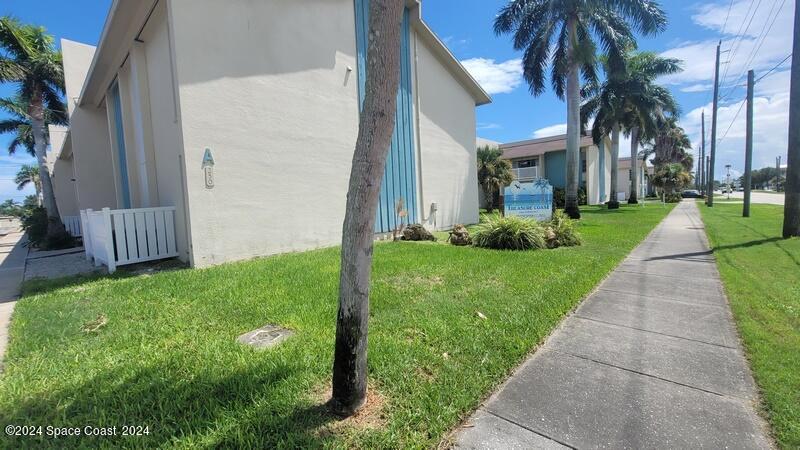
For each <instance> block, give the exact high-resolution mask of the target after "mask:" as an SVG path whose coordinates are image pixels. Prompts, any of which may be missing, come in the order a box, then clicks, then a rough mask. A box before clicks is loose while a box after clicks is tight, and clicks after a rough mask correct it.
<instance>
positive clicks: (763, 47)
mask: <svg viewBox="0 0 800 450" xmlns="http://www.w3.org/2000/svg"><path fill="white" fill-rule="evenodd" d="M751 4H752V2H751V1H750V0H734V3H733V7H732V8H731V14H730V18H729V19H728V24H727V26H725V34H724V37H723V38H722V46H721V48H722V50H723V52H725V53H723V54H722V56H721V58H720V59H721V63H722V64H721V69H720V85H721V87H722V93H723V94H725V93H727V92H729V91H730V89H731V88H732V87H733V86H734V85H739V84H741V83H742V82H743V81H744V79H745V78H744V76H745V74H746V72H747V70H748V69H753V70H755V71H756V76H758V73H759V72H761V73H763V72H766V71H767V70H769V69H770V68H772V67H774V66H775V65H776V64H777V63H778V62H780V61H781V60H782V59H783V58H784V57H786V55H788V54H789V53H790V52H791V48H789V44H790V43H789V42H788V41H787V37H789V36H791V35H792V29H793V16H794V6H793V2H785V3H784V5H783V9H782V10H780V12H779V10H778V7H779V6H780V2H773V4H772V5H771V7H767V6H766V4H764V5H762V7H761V8H758V9H755V8H754V9H753V10H751V11H750V13H749V15H748V9H749V8H750V6H751ZM729 5H730V3H729V2H727V1H722V2H719V3H712V4H706V5H702V6H699V7H697V9H696V13H695V14H694V15H693V16H692V20H693V21H694V22H695V23H696V24H698V25H700V26H703V27H706V28H708V29H711V30H714V31H717V32H722V28H723V25H724V24H725V17H726V15H727V13H728V6H729ZM753 11H755V14H753ZM751 18H752V23H750V19H751ZM773 20H774V21H775V22H774V24H772V22H773ZM743 23H744V26H741V24H743ZM748 23H750V27H749V28H748V27H747V24H748ZM771 24H772V28H771V29H770V28H769V27H770V25H771ZM762 30H763V31H764V32H766V31H767V30H770V32H769V34H766V36H764V37H763V39H761V38H760V36H761V35H762ZM740 31H741V34H742V35H743V37H742V38H741V39H738V38H737V35H738V34H739V33H740ZM745 31H746V33H745ZM717 42H719V40H718V39H709V40H705V41H699V42H684V43H681V44H679V45H677V46H676V47H674V48H672V49H670V50H667V51H666V52H663V53H662V56H666V57H672V58H678V59H681V60H682V61H683V62H684V71H683V72H682V73H679V74H675V75H670V76H667V77H664V78H663V79H662V80H661V81H662V82H665V83H668V84H675V85H686V84H694V85H697V84H700V83H702V84H711V82H712V80H713V76H714V60H715V58H714V53H715V51H716V46H717ZM788 65H789V61H787V62H786V63H785V66H786V67H788ZM691 87H692V86H688V87H686V86H684V88H682V90H683V91H684V92H698V91H687V90H684V89H688V88H691Z"/></svg>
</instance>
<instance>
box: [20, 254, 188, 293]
mask: <svg viewBox="0 0 800 450" xmlns="http://www.w3.org/2000/svg"><path fill="white" fill-rule="evenodd" d="M179 270H189V268H188V267H186V265H184V264H182V263H175V262H173V260H167V261H165V262H159V263H156V264H147V263H144V264H137V265H132V266H126V267H122V268H119V269H118V270H117V271H116V272H114V273H113V274H108V273H102V272H92V273H87V274H81V275H72V276H66V277H60V278H33V279H30V280H27V281H25V282H23V283H22V296H23V297H24V296H26V295H37V294H46V293H48V292H51V291H56V290H59V289H64V288H69V287H76V286H80V285H82V284H86V283H92V282H95V281H100V280H123V279H126V278H134V277H138V276H141V275H145V274H148V275H156V274H159V273H164V272H175V271H179Z"/></svg>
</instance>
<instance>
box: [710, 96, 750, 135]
mask: <svg viewBox="0 0 800 450" xmlns="http://www.w3.org/2000/svg"><path fill="white" fill-rule="evenodd" d="M744 104H745V101H744V100H742V103H740V104H739V110H738V111H736V115H735V116H733V120H731V124H730V125H728V129H727V130H725V134H723V135H722V137H721V138H719V140H718V141H717V142H722V141H724V140H725V137H727V136H728V132H729V131H731V128H733V124H734V123H736V119H738V118H739V113H741V112H742V107H743V106H744Z"/></svg>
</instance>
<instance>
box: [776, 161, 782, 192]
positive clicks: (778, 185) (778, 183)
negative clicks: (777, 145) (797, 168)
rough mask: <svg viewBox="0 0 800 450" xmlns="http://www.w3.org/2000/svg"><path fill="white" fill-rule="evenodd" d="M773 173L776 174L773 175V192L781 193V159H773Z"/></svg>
mask: <svg viewBox="0 0 800 450" xmlns="http://www.w3.org/2000/svg"><path fill="white" fill-rule="evenodd" d="M775 172H777V173H778V174H777V175H775V192H780V191H781V157H780V156H778V157H777V158H775Z"/></svg>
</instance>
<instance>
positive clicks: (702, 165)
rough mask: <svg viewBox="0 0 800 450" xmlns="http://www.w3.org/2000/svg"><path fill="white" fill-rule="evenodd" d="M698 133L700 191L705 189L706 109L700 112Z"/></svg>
mask: <svg viewBox="0 0 800 450" xmlns="http://www.w3.org/2000/svg"><path fill="white" fill-rule="evenodd" d="M700 133H701V135H702V142H700V192H701V193H703V192H705V190H706V111H705V110H703V111H702V112H700Z"/></svg>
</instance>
